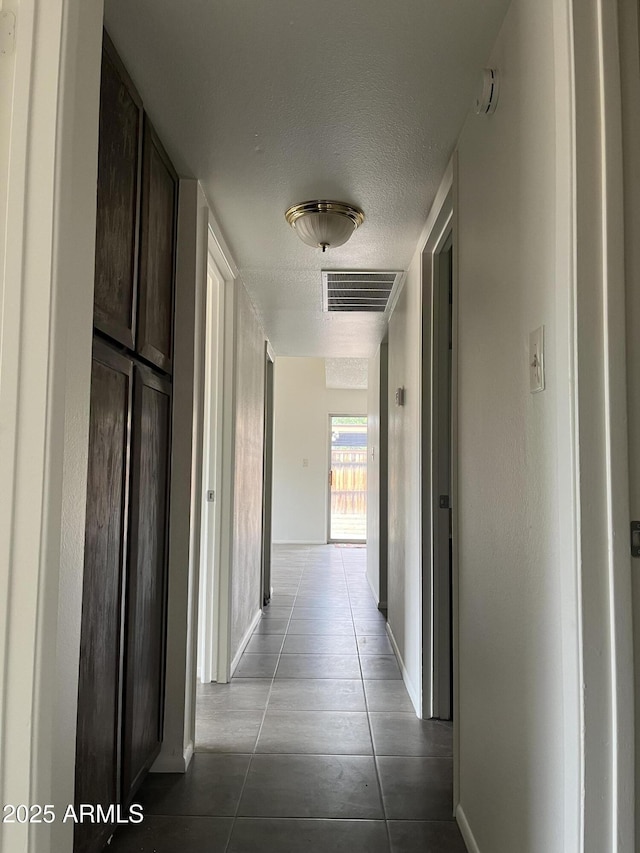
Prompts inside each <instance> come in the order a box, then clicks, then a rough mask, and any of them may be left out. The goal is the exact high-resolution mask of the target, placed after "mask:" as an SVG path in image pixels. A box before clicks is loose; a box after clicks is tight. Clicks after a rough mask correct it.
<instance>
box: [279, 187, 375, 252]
mask: <svg viewBox="0 0 640 853" xmlns="http://www.w3.org/2000/svg"><path fill="white" fill-rule="evenodd" d="M285 219H286V220H287V222H288V223H289V225H290V226H291V227H292V228H293V229H294V230H295V232H296V234H297V235H298V236H299V237H300V239H301V240H302V242H303V243H306V244H307V245H308V246H312V247H313V248H316V249H322V251H323V252H324V251H326V250H327V249H329V248H336V247H337V246H342V245H343V244H344V243H346V242H347V240H348V239H349V237H351V235H352V234H353V232H354V231H355V230H356V228H358V227H359V226H360V225H362V223H363V222H364V213H363V211H362V210H360V208H359V207H355V206H354V205H352V204H347V203H346V202H343V201H329V200H327V199H318V200H314V201H303V202H301V203H300V204H294V205H293V207H290V208H289V210H287V212H286V213H285Z"/></svg>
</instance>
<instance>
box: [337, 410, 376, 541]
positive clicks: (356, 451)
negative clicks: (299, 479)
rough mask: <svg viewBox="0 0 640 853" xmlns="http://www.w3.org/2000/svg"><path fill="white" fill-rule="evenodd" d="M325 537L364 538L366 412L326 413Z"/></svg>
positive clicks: (341, 539)
mask: <svg viewBox="0 0 640 853" xmlns="http://www.w3.org/2000/svg"><path fill="white" fill-rule="evenodd" d="M328 541H329V542H354V543H364V542H366V541H367V416H366V415H329V535H328Z"/></svg>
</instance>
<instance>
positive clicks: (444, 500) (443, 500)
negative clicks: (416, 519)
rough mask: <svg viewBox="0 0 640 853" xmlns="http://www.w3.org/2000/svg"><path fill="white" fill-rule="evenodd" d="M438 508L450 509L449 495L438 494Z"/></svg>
mask: <svg viewBox="0 0 640 853" xmlns="http://www.w3.org/2000/svg"><path fill="white" fill-rule="evenodd" d="M439 506H440V509H451V507H450V506H449V495H440V502H439Z"/></svg>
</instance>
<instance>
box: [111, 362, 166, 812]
mask: <svg viewBox="0 0 640 853" xmlns="http://www.w3.org/2000/svg"><path fill="white" fill-rule="evenodd" d="M134 387H135V390H134V405H133V439H132V449H131V507H132V511H131V532H130V547H129V574H128V589H127V604H126V651H125V693H124V735H123V800H124V802H128V801H129V799H130V798H131V796H133V794H134V792H135V790H136V789H137V787H138V785H139V784H140V782H141V781H142V778H143V776H144V774H145V772H146V771H147V770H148V769H149V767H150V765H151V763H152V762H153V760H154V759H155V757H156V756H157V754H158V752H159V751H160V743H161V740H162V725H163V700H164V667H165V651H164V649H165V623H166V578H167V572H166V563H167V510H168V487H169V448H170V439H171V396H170V394H171V389H170V384H169V382H168V381H167V380H166V379H164V378H162V377H160V376H158V374H156V373H154V372H153V371H151V370H150V369H146V368H144V367H142V366H137V367H136V372H135V380H134Z"/></svg>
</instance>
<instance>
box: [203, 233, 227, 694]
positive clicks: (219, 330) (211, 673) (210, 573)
mask: <svg viewBox="0 0 640 853" xmlns="http://www.w3.org/2000/svg"><path fill="white" fill-rule="evenodd" d="M211 241H212V236H211V232H210V231H209V245H208V246H207V271H206V276H207V283H206V296H205V301H206V304H205V312H204V313H205V316H204V365H203V381H204V389H203V394H204V399H203V418H202V471H201V483H200V489H201V502H202V505H201V518H200V543H201V544H200V575H199V583H198V586H199V589H198V599H199V603H198V662H197V664H198V677H199V679H200V681H201V682H202V683H203V684H209V683H210V682H212V681H216V678H217V669H218V655H219V653H221V654H224V650H223V649H220V648H219V646H220V640H221V637H220V636H219V631H218V618H217V617H218V614H217V602H218V597H219V590H220V553H221V549H220V531H221V525H222V516H221V501H220V497H221V493H222V470H221V462H222V387H223V381H224V305H225V286H224V277H223V275H222V273H221V272H220V268H219V267H218V264H217V263H216V259H215V256H214V254H213V253H212V247H211ZM209 491H213V500H210V499H209V497H208V492H209ZM227 654H228V650H227Z"/></svg>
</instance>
